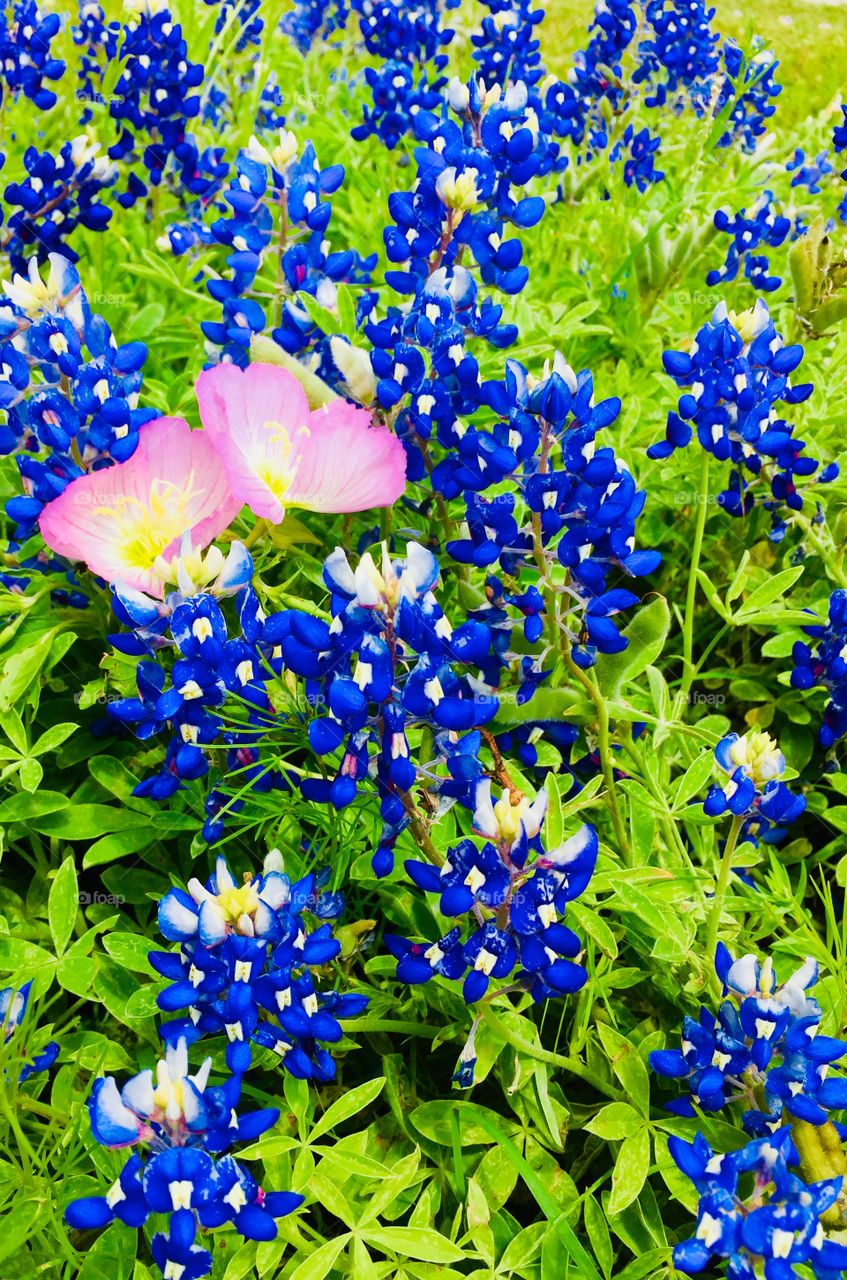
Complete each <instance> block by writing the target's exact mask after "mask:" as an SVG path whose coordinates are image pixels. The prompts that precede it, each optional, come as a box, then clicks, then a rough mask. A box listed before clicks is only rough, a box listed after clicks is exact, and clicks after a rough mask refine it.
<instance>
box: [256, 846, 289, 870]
mask: <svg viewBox="0 0 847 1280" xmlns="http://www.w3.org/2000/svg"><path fill="white" fill-rule="evenodd" d="M262 871H263V873H264V874H265V875H269V874H270V872H272V871H278V872H280V873H282V872H284V871H285V858H284V857H283V856H282V850H281V849H270V850H269V851H268V852H267V853H266V854H265V860H264V862H263V863H262Z"/></svg>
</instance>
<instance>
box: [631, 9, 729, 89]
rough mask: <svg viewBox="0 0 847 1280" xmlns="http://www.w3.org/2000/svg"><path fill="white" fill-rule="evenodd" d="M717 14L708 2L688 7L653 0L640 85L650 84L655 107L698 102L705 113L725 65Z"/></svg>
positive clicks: (638, 78)
mask: <svg viewBox="0 0 847 1280" xmlns="http://www.w3.org/2000/svg"><path fill="white" fill-rule="evenodd" d="M714 16H715V10H714V9H713V8H710V7H709V6H708V4H706V3H704V0H686V2H685V3H684V4H675V3H670V4H669V3H667V0H648V2H647V4H646V5H645V6H644V21H645V26H646V35H645V37H644V38H643V39H642V40H641V41H640V42H639V45H638V58H639V66H638V68H637V70H636V72H635V75H634V80H635V82H636V83H640V82H641V81H645V80H646V81H647V82H648V86H649V90H650V96H648V97H646V98H645V101H646V104H647V106H649V107H653V106H663V105H664V104H665V103H666V102H671V103H672V104H673V105H675V106H676V105H685V103H686V101H690V102H692V104H693V105H694V106H695V108H696V109H697V110H698V111H699V110H702V109H703V107H704V104H705V100H706V98H707V96H708V93H709V91H710V86H711V83H712V81H713V79H714V77H715V75H716V74H717V71H718V68H719V66H720V54H719V52H718V48H717V46H718V44H719V42H720V36H719V35H718V34H717V32H715V31H713V30H712V19H713V18H714Z"/></svg>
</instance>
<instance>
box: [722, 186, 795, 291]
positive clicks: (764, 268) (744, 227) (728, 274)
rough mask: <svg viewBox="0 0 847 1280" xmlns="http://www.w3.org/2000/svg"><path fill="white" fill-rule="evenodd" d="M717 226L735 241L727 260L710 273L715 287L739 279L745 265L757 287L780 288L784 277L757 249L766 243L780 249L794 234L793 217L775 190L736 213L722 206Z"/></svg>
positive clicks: (771, 289)
mask: <svg viewBox="0 0 847 1280" xmlns="http://www.w3.org/2000/svg"><path fill="white" fill-rule="evenodd" d="M715 227H716V228H717V230H718V231H720V232H723V233H724V234H726V235H728V236H731V240H730V243H729V245H728V246H727V250H726V261H725V262H724V264H723V266H722V267H719V268H717V269H716V270H713V271H710V272H709V273H708V275H707V276H706V284H708V285H710V286H713V285H717V284H722V283H724V282H725V281H729V280H735V278H736V277H737V275H738V272H739V270H741V269H742V268H743V270H744V275H745V276H746V278H747V279H748V280H749V281H750V283H751V284H752V286H753V288H754V289H761V291H762V292H763V293H772V292H773V291H774V289H778V288H779V286H780V285H781V284H782V278H781V276H777V275H772V274H771V271H770V261H769V259H768V256H767V254H766V253H761V252H759V253H756V252H755V250H757V249H760V248H761V247H762V246H764V247H766V248H769V249H776V248H779V246H780V245H782V244H784V243H785V241H786V240H787V238H788V236H789V235H790V234H791V229H792V228H791V219H790V218H786V217H785V215H784V214H781V213H780V212H779V209H778V206H777V204H776V202H775V200H774V195H773V192H772V191H763V192H762V194H761V195H760V196H759V197H758V199H757V200H756V202H755V203H754V204H753V205H752V206H751V207H750V209H749V210H748V209H739V211H738V213H735V214H734V213H733V212H732V210H731V209H718V211H717V213H716V214H715Z"/></svg>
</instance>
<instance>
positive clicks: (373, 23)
mask: <svg viewBox="0 0 847 1280" xmlns="http://www.w3.org/2000/svg"><path fill="white" fill-rule="evenodd" d="M350 7H351V9H352V10H353V11H354V12H355V13H356V15H357V17H358V19H359V30H360V32H361V36H362V40H363V41H364V44H365V48H366V49H367V51H368V53H372V54H375V55H376V56H377V57H380V58H385V59H388V60H391V61H395V62H410V63H411V62H417V63H419V64H424V63H431V64H432V66H433V68H434V69H435V70H436V71H441V70H442V69H443V68H444V66H445V64H446V62H447V58H446V55H445V54H443V53H442V52H441V50H442V49H443V48H444V47H445V45H448V44H449V43H450V41H451V40H452V39H453V35H454V32H453V31H452V30H451V29H450V28H449V27H443V26H442V25H441V18H442V7H443V8H446V9H455V8H456V7H457V4H456V0H448V3H446V4H444V5H443V6H442V2H441V0H415V3H413V4H408V5H407V4H398V3H395V0H352V3H351V5H350Z"/></svg>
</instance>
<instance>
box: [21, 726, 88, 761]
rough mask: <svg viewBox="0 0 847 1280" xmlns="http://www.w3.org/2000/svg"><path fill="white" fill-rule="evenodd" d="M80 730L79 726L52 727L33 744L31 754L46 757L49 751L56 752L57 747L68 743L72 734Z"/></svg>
mask: <svg viewBox="0 0 847 1280" xmlns="http://www.w3.org/2000/svg"><path fill="white" fill-rule="evenodd" d="M78 728H79V725H78V724H54V725H52V726H51V728H49V729H45V731H44V733H42V735H41V737H40V738H38V739H37V740H36V741H35V742H34V743H33V744H32V748H31V751H30V754H31V755H34V756H41V755H45V754H46V753H47V752H48V751H55V750H56V748H57V747H60V746H61V745H62V743H63V742H65V741H67V739H68V738H69V737H70V736H71V734H72V733H76V731H77V729H78Z"/></svg>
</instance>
